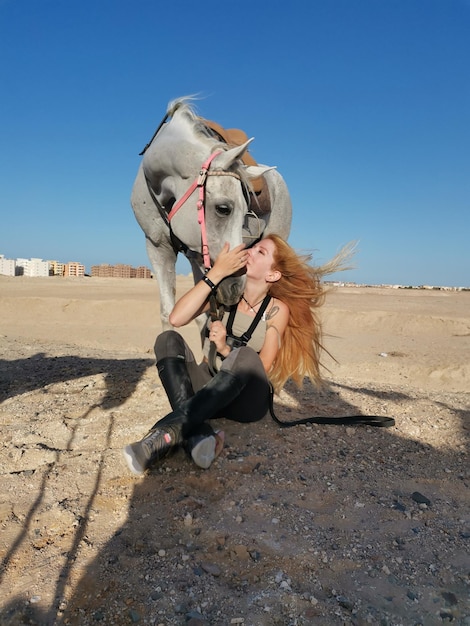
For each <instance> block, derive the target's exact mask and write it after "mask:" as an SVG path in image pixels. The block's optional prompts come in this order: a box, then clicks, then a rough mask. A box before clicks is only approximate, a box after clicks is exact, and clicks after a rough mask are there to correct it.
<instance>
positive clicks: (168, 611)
mask: <svg viewBox="0 0 470 626" xmlns="http://www.w3.org/2000/svg"><path fill="white" fill-rule="evenodd" d="M189 285H190V279H188V278H186V277H179V278H178V289H179V291H180V292H182V291H184V290H185V289H187V287H188V286H189ZM322 317H323V320H324V327H325V333H326V337H325V345H326V347H327V349H328V350H329V351H330V352H331V354H332V355H333V356H334V357H335V359H336V361H334V360H333V359H331V358H330V357H328V356H326V357H325V363H324V364H325V366H326V368H327V369H325V386H324V388H323V389H321V390H317V389H315V388H314V387H312V386H311V385H310V384H308V383H306V384H305V385H304V387H303V389H302V390H297V389H296V388H294V387H293V386H290V385H287V387H286V389H285V390H284V391H283V392H282V394H281V395H280V396H279V397H275V410H276V413H277V415H278V416H279V418H280V419H284V420H292V419H296V418H299V417H306V416H311V415H320V416H321V415H323V416H341V415H352V414H356V413H363V414H370V415H384V416H391V417H394V418H395V422H396V423H395V426H393V427H392V428H372V427H367V426H355V427H352V426H339V425H308V426H296V427H294V428H280V427H279V426H278V425H277V424H276V423H275V422H274V421H273V420H272V419H271V418H270V417H269V416H267V417H266V418H265V419H264V420H262V421H261V422H258V423H256V424H245V425H239V424H236V423H232V422H227V421H225V420H220V424H219V426H220V427H222V428H223V429H224V431H225V433H226V443H225V448H224V450H223V452H222V454H221V456H220V457H219V458H218V459H217V460H216V461H215V462H214V463H213V465H212V466H211V468H210V469H209V470H201V469H198V468H197V467H195V466H194V465H192V463H191V462H190V461H189V459H188V458H187V457H186V456H185V455H184V453H183V451H177V452H176V453H175V454H174V455H173V456H172V457H170V458H169V459H167V460H165V461H164V462H163V463H162V464H161V465H160V466H157V467H155V468H154V469H152V471H150V472H149V473H148V474H147V475H146V476H144V477H141V478H138V477H135V476H132V475H130V474H129V473H128V471H127V468H126V466H125V465H124V462H123V460H122V456H121V449H122V447H123V446H124V445H125V444H127V443H129V442H130V441H133V440H135V439H138V438H140V437H141V435H143V434H144V432H145V431H146V429H147V428H148V427H150V426H151V425H152V424H153V423H154V422H155V421H156V419H157V418H158V417H161V416H162V415H164V414H165V413H166V412H167V411H168V409H169V405H168V402H167V400H166V397H165V394H164V392H163V390H162V387H161V385H160V382H159V379H158V376H157V373H156V369H155V364H154V358H153V343H154V340H155V337H156V335H157V333H158V332H159V330H160V324H159V314H158V294H157V287H156V285H155V283H154V282H153V281H150V280H137V279H129V280H126V279H100V278H84V279H59V278H44V279H42V278H22V277H18V278H11V277H6V276H0V320H1V322H0V345H1V357H0V401H1V405H0V428H1V440H0V562H1V569H0V590H1V592H0V624H2V626H3V625H15V626H19V625H23V624H34V625H45V624H54V625H55V624H60V625H66V624H73V625H83V624H85V625H86V624H103V625H104V624H116V625H121V624H122V625H124V624H154V625H160V624H161V625H164V626H170V625H180V624H188V625H190V626H191V625H192V626H196V625H199V626H207V625H217V626H218V625H220V626H225V625H231V624H242V625H244V626H259V625H262V626H263V625H265V626H271V625H285V626H288V625H289V626H291V625H292V626H294V625H299V626H300V625H305V624H313V625H319V626H329V625H343V624H353V625H357V626H363V625H366V624H374V625H375V624H377V625H380V626H395V625H396V626H398V625H410V626H411V625H418V624H422V625H425V626H429V625H434V624H443V623H452V624H456V625H460V626H469V625H470V598H469V594H470V579H469V575H470V557H469V546H470V468H469V456H468V452H469V451H468V444H469V437H470V423H469V422H470V420H469V411H470V406H469V405H470V403H469V399H470V393H469V392H470V293H468V292H451V291H425V290H395V289H377V288H353V287H348V288H346V287H344V288H338V289H336V290H335V291H332V292H331V293H330V294H329V296H328V298H327V302H326V304H325V306H324V307H323V310H322ZM184 334H185V337H186V338H187V339H188V341H190V343H191V345H192V346H193V348H194V350H195V351H196V352H197V351H198V350H199V344H198V336H197V331H196V327H195V326H189V327H187V328H186V329H184Z"/></svg>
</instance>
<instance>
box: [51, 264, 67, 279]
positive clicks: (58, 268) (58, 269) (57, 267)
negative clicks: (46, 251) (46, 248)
mask: <svg viewBox="0 0 470 626" xmlns="http://www.w3.org/2000/svg"><path fill="white" fill-rule="evenodd" d="M48 263H49V276H63V275H64V272H65V263H61V262H60V261H48Z"/></svg>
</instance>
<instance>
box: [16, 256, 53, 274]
mask: <svg viewBox="0 0 470 626" xmlns="http://www.w3.org/2000/svg"><path fill="white" fill-rule="evenodd" d="M15 276H35V277H38V276H49V263H48V261H43V260H42V259H35V258H33V259H16V268H15Z"/></svg>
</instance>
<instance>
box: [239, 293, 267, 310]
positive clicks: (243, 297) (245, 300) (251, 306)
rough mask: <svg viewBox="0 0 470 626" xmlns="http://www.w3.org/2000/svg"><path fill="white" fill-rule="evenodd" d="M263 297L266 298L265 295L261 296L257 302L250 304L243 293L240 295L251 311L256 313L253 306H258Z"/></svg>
mask: <svg viewBox="0 0 470 626" xmlns="http://www.w3.org/2000/svg"><path fill="white" fill-rule="evenodd" d="M265 298H266V296H263V297H262V298H261V300H260V301H259V302H257V303H256V304H253V305H251V304H250V303H249V302H248V300H247V299H246V298H245V296H244V295H242V300H243V301H244V302H246V304H247V305H248V306H249V307H250V311H252V312H253V313H256V311H255V307H256V306H258V304H261V303H262V302H263V300H264V299H265Z"/></svg>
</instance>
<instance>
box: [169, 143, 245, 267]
mask: <svg viewBox="0 0 470 626" xmlns="http://www.w3.org/2000/svg"><path fill="white" fill-rule="evenodd" d="M221 153H222V150H217V151H216V152H213V153H212V154H211V155H210V156H209V157H208V158H207V159H206V160H205V161H204V163H203V164H202V165H201V169H200V170H199V176H198V177H197V178H196V180H195V181H194V182H193V184H192V185H191V186H190V187H189V189H188V190H187V191H186V193H185V194H184V195H183V197H182V198H180V199H179V200H178V201H177V202H175V204H174V205H173V207H172V209H171V211H170V212H169V213H168V222H171V219H172V218H173V217H174V215H175V213H176V212H177V211H178V210H179V209H180V208H181V207H182V206H183V204H184V203H185V202H186V200H187V199H188V198H189V197H190V196H191V194H192V193H193V192H194V191H195V190H196V189H199V199H198V201H197V221H198V224H199V225H200V227H201V240H202V257H203V259H204V267H205V268H206V270H208V269H210V267H211V259H210V255H209V246H208V244H207V230H206V217H205V205H204V201H205V188H206V180H207V177H208V176H209V175H210V174H217V175H218V174H221V175H227V176H235V178H240V177H239V176H238V174H235V172H219V171H216V172H209V168H210V166H211V163H212V161H213V160H214V159H215V157H216V156H217V155H219V154H221Z"/></svg>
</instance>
